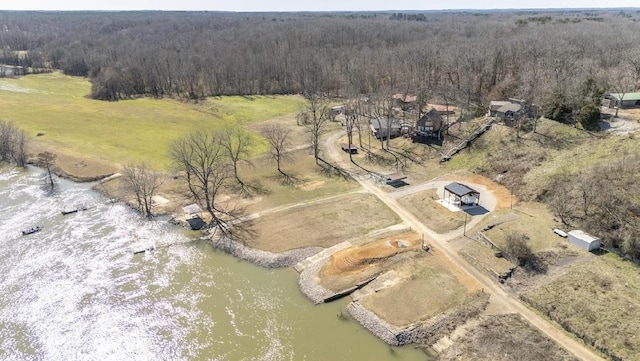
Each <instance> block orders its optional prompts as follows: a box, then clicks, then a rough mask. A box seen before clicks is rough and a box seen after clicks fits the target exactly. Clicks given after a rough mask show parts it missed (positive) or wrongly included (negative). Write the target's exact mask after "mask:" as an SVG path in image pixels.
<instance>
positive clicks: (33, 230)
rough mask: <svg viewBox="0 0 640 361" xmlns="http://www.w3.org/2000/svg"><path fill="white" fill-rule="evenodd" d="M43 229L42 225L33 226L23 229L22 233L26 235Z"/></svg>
mask: <svg viewBox="0 0 640 361" xmlns="http://www.w3.org/2000/svg"><path fill="white" fill-rule="evenodd" d="M41 230H42V227H40V226H35V227H31V228H29V229H25V230H23V231H22V235H23V236H26V235H29V234H33V233H36V232H40V231H41Z"/></svg>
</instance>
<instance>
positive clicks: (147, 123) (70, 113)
mask: <svg viewBox="0 0 640 361" xmlns="http://www.w3.org/2000/svg"><path fill="white" fill-rule="evenodd" d="M90 90H91V85H90V83H89V81H88V80H87V79H84V78H78V77H70V76H65V75H62V74H60V73H52V74H41V75H29V76H24V77H18V78H7V79H0V119H3V120H9V121H13V122H15V123H16V124H17V125H18V126H20V127H21V128H22V129H25V130H26V131H27V132H28V133H29V134H30V135H31V136H32V137H35V136H36V134H37V133H39V132H41V133H45V135H44V136H42V137H38V138H37V139H38V141H43V142H48V143H50V144H53V145H55V146H56V147H58V148H59V149H64V150H65V151H67V152H70V153H75V154H78V155H89V156H95V157H98V158H101V159H105V160H107V161H111V162H114V163H127V162H138V161H146V162H148V163H149V164H151V165H152V166H153V167H155V168H158V169H166V168H167V167H168V165H169V161H168V159H167V147H168V145H169V144H170V143H171V142H172V141H173V140H175V139H176V138H178V137H179V136H180V135H182V134H185V133H188V132H190V131H192V130H195V129H215V128H220V127H223V126H225V125H228V124H233V123H236V122H237V123H239V124H242V125H248V124H250V123H252V122H258V121H263V120H266V119H270V118H272V117H276V116H281V115H285V114H290V113H294V112H297V111H299V110H300V109H301V108H303V107H304V99H303V98H302V97H299V96H277V97H264V96H256V97H216V98H210V99H206V100H204V101H202V102H200V103H198V104H194V103H187V102H182V101H180V100H173V99H150V98H141V99H135V100H126V101H119V102H106V101H98V100H92V99H89V98H87V95H88V94H89V92H90ZM266 149H267V145H266V142H265V141H263V140H262V139H261V138H260V137H258V136H257V135H256V145H255V147H254V150H253V151H254V153H255V154H260V153H262V152H264V151H266Z"/></svg>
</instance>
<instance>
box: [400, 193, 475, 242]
mask: <svg viewBox="0 0 640 361" xmlns="http://www.w3.org/2000/svg"><path fill="white" fill-rule="evenodd" d="M438 199H439V197H438V194H437V193H436V190H434V189H431V190H428V191H424V192H419V193H415V194H411V195H408V196H406V197H403V198H400V199H399V200H398V203H400V205H402V206H403V207H405V208H406V209H407V210H408V211H409V212H411V213H412V214H413V215H414V216H415V217H416V218H418V220H420V222H422V223H424V224H426V225H428V226H429V228H431V229H433V230H434V231H436V232H438V233H446V232H449V231H452V230H454V229H458V228H460V227H462V226H463V225H464V216H465V213H464V212H451V211H449V210H447V209H446V208H444V207H443V206H441V205H439V204H438V203H436V200H438Z"/></svg>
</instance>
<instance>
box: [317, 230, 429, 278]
mask: <svg viewBox="0 0 640 361" xmlns="http://www.w3.org/2000/svg"><path fill="white" fill-rule="evenodd" d="M416 237H417V235H415V234H413V235H408V234H405V235H402V236H398V237H392V238H389V239H383V240H379V241H376V242H372V243H369V244H366V245H364V246H359V247H352V248H349V249H345V250H342V251H340V252H338V253H336V254H334V255H333V256H331V259H330V261H329V263H328V264H327V266H326V267H324V268H323V270H322V272H321V273H322V274H326V275H336V274H341V275H347V274H353V273H358V272H360V271H362V270H363V269H365V268H369V267H372V266H375V265H376V264H378V263H380V262H382V261H384V260H386V259H388V258H389V257H391V256H395V255H396V254H398V253H400V252H405V251H408V250H410V249H414V248H415V247H416V240H415V238H416ZM410 238H414V240H409V239H410ZM403 243H404V244H405V245H406V246H404V247H403V246H402V244H403Z"/></svg>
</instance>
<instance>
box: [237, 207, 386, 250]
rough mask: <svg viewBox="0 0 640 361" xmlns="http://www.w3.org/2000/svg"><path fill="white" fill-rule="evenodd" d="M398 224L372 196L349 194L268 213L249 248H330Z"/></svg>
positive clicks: (259, 220)
mask: <svg viewBox="0 0 640 361" xmlns="http://www.w3.org/2000/svg"><path fill="white" fill-rule="evenodd" d="M398 222H399V219H398V217H397V216H396V215H395V214H394V213H393V212H392V211H391V210H390V209H389V208H387V207H386V206H385V205H384V204H383V203H381V202H380V201H378V199H377V198H376V197H375V196H373V195H370V194H348V195H345V196H342V197H339V198H335V199H330V200H326V201H320V202H316V203H312V204H301V205H300V206H297V207H293V208H286V209H284V210H282V211H280V212H273V213H268V214H266V215H265V216H262V217H260V218H258V219H257V220H256V221H255V229H256V231H257V235H256V237H255V239H254V240H252V241H251V242H250V246H252V247H254V248H258V249H262V250H265V251H270V252H283V251H287V250H290V249H295V248H302V247H312V246H320V247H331V246H333V245H335V244H338V243H340V242H343V241H347V240H349V239H353V238H356V237H361V236H362V235H364V234H367V233H369V232H371V231H373V230H376V229H380V228H385V227H388V226H390V225H393V224H396V223H398Z"/></svg>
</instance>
